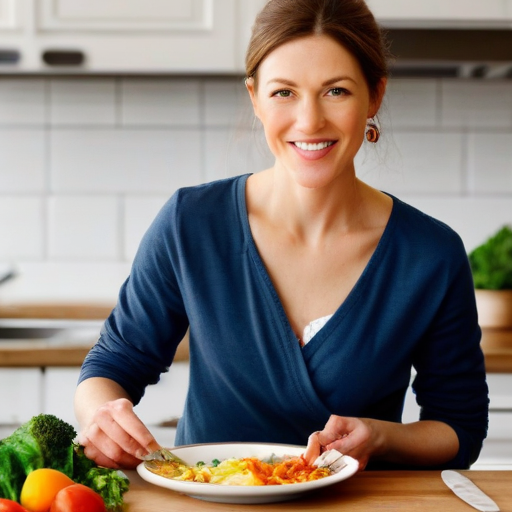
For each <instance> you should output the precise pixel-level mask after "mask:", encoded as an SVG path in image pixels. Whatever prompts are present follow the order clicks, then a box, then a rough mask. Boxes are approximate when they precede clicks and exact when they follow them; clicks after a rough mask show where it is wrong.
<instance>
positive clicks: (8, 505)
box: [0, 498, 27, 512]
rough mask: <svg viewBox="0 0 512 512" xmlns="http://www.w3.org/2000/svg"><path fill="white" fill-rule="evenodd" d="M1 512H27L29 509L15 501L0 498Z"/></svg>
mask: <svg viewBox="0 0 512 512" xmlns="http://www.w3.org/2000/svg"><path fill="white" fill-rule="evenodd" d="M0 512H27V509H25V508H23V507H22V506H21V505H20V504H19V503H16V502H15V501H12V500H7V499H5V498H0Z"/></svg>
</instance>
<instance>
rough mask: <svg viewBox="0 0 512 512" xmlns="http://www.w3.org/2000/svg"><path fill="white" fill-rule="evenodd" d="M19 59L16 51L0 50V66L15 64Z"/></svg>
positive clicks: (18, 53) (19, 56) (19, 55)
mask: <svg viewBox="0 0 512 512" xmlns="http://www.w3.org/2000/svg"><path fill="white" fill-rule="evenodd" d="M20 58H21V54H20V52H19V51H18V50H1V49H0V64H16V63H17V62H19V60H20Z"/></svg>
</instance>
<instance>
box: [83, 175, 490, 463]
mask: <svg viewBox="0 0 512 512" xmlns="http://www.w3.org/2000/svg"><path fill="white" fill-rule="evenodd" d="M247 177H248V175H243V176H238V177H236V178H228V179H224V180H220V181H216V182H212V183H208V184H204V185H199V186H195V187H189V188H183V189H180V190H178V191H177V192H176V193H175V194H174V195H173V196H172V197H171V198H170V199H169V201H168V202H167V203H166V204H165V205H164V206H163V208H162V210H161V211H160V213H159V214H158V215H157V217H156V219H155V220H154V222H153V223H152V225H151V226H150V228H149V230H148V231H147V233H146V234H145V236H144V238H143V240H142V242H141V244H140V248H139V250H138V252H137V255H136V257H135V259H134V263H133V266H132V269H131V272H130V275H129V277H128V278H127V280H126V282H125V283H124V284H123V286H122V288H121V290H120V294H119V300H118V303H117V305H116V307H115V308H114V310H113V311H112V313H111V315H110V316H109V318H108V319H107V320H106V322H105V324H104V326H103V329H102V332H101V335H100V339H99V340H98V342H97V344H96V345H95V346H94V347H93V348H92V349H91V351H90V353H89V355H88V356H87V358H86V359H85V361H84V364H83V367H82V371H81V375H80V381H81V380H84V379H87V378H89V377H95V376H96V377H97V376H100V377H106V378H109V379H113V380H114V381H116V382H117V383H119V384H120V385H121V386H122V387H123V388H124V389H125V390H126V391H127V392H128V393H129V394H130V396H131V397H132V399H133V401H134V403H138V402H139V400H140V399H141V397H142V396H143V394H144V389H145V387H146V386H147V385H148V384H154V383H156V382H158V380H159V376H160V374H161V373H162V372H165V371H167V370H168V369H169V367H170V365H171V363H172V360H173V357H174V354H175V351H176V348H177V345H178V344H179V342H180V340H181V339H182V338H183V336H184V334H185V332H186V330H187V328H189V329H190V332H189V340H190V341H189V342H190V384H189V390H188V395H187V400H186V405H185V409H184V412H183V416H182V418H181V419H180V420H179V424H178V430H177V435H176V444H177V445H180V444H190V443H210V442H232V441H253V442H276V443H287V444H300V445H304V444H306V442H307V438H308V436H309V434H311V433H312V432H314V431H317V430H321V429H322V428H323V427H324V425H325V423H326V422H327V420H328V418H329V416H330V415H331V414H336V415H340V416H357V417H368V418H376V419H382V420H387V421H393V422H400V421H401V416H402V409H403V402H404V395H405V392H406V390H407V388H408V385H409V382H410V379H411V369H412V368H414V369H415V373H416V376H415V378H414V381H413V388H414V391H415V393H416V397H417V401H418V403H419V405H420V406H421V419H424V420H427V419H431V420H439V421H443V422H446V423H447V424H449V425H450V426H451V427H453V429H454V430H455V431H456V433H457V435H458V437H459V442H460V449H459V453H458V454H457V456H456V458H455V459H454V460H453V461H451V462H450V463H449V464H447V466H451V467H468V466H469V464H470V463H472V462H473V461H474V460H475V459H476V458H477V457H478V454H479V452H480V449H481V445H482V441H483V439H484V438H485V436H486V431H487V418H488V391H487V385H486V380H485V368H484V359H483V355H482V351H481V349H480V336H481V333H480V329H479V326H478V322H477V312H476V305H475V298H474V290H473V282H472V278H471V273H470V268H469V265H468V261H467V257H466V253H465V250H464V246H463V244H462V241H461V240H460V238H459V236H458V235H457V234H456V233H455V232H454V231H453V230H451V229H450V228H449V227H448V226H446V225H445V224H443V223H441V222H439V221H437V220H435V219H433V218H431V217H429V216H427V215H425V214H424V213H421V212H420V211H418V210H416V209H414V208H413V207H411V206H409V205H407V204H405V203H403V202H402V201H400V200H399V199H397V198H395V197H392V199H393V209H392V212H391V216H390V218H389V221H388V223H387V226H386V228H385V230H384V233H383V235H382V237H381V240H380V241H379V244H378V246H377V248H376V249H375V251H374V254H373V255H372V257H371V259H370V261H369V262H368V264H367V266H366V268H365V269H364V271H363V273H362V274H361V276H360V278H359V280H358V281H357V283H356V284H355V286H354V288H353V289H352V290H351V292H350V294H349V295H348V297H347V298H346V299H345V301H344V302H343V303H342V304H341V305H340V306H339V308H338V309H337V310H336V311H335V312H334V314H333V315H332V317H331V318H330V319H329V320H328V321H327V323H326V324H325V326H324V327H323V328H322V329H321V330H320V331H319V332H318V333H317V334H316V335H315V336H314V337H313V338H312V339H311V340H310V341H309V343H307V345H305V346H304V347H301V346H300V344H299V343H298V341H297V338H296V336H295V334H294V332H293V330H292V328H291V326H290V324H289V322H288V319H287V316H286V314H285V311H284V309H283V306H282V304H281V302H280V299H279V296H278V294H277V292H276V290H275V288H274V286H273V283H272V281H271V279H270V277H269V274H268V273H267V270H266V268H265V265H264V263H263V261H262V259H261V257H260V255H259V253H258V250H257V248H256V245H255V243H254V240H253V238H252V235H251V230H250V226H249V221H248V215H247V209H246V202H245V183H246V180H247ZM161 406H162V407H163V408H165V404H161Z"/></svg>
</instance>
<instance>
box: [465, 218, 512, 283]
mask: <svg viewBox="0 0 512 512" xmlns="http://www.w3.org/2000/svg"><path fill="white" fill-rule="evenodd" d="M469 263H470V265H471V271H472V273H473V281H474V284H475V288H480V289H486V290H508V289H512V229H511V228H510V227H509V226H504V227H502V228H501V229H500V230H499V231H498V232H497V233H496V234H495V235H494V236H492V237H491V238H489V239H488V240H487V241H486V242H485V243H484V244H482V245H480V246H479V247H477V248H476V249H474V250H473V251H472V252H471V253H470V254H469Z"/></svg>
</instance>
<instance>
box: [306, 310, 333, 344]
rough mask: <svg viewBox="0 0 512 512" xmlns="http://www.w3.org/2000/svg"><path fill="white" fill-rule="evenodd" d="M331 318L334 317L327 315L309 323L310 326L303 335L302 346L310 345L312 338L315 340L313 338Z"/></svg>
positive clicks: (307, 326)
mask: <svg viewBox="0 0 512 512" xmlns="http://www.w3.org/2000/svg"><path fill="white" fill-rule="evenodd" d="M331 317H332V315H327V316H323V317H321V318H317V319H316V320H313V321H312V322H309V324H308V325H306V327H305V328H304V333H303V334H302V346H304V345H306V344H307V343H309V342H310V341H311V338H313V336H314V335H315V334H316V333H317V332H318V331H319V330H320V329H321V328H322V327H323V326H324V325H325V324H326V323H327V322H328V321H329V318H331Z"/></svg>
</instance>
